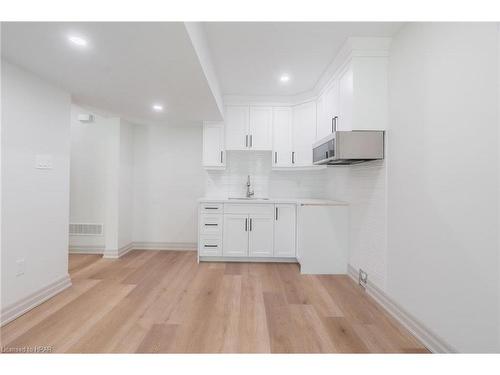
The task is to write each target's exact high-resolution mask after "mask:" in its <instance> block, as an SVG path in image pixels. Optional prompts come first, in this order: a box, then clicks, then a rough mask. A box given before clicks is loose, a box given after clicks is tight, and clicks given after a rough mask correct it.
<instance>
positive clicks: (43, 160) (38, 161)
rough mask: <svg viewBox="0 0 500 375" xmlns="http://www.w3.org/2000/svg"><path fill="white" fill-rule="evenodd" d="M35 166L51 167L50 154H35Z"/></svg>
mask: <svg viewBox="0 0 500 375" xmlns="http://www.w3.org/2000/svg"><path fill="white" fill-rule="evenodd" d="M35 168H36V169H52V156H51V155H36V157H35Z"/></svg>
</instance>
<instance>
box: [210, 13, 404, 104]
mask: <svg viewBox="0 0 500 375" xmlns="http://www.w3.org/2000/svg"><path fill="white" fill-rule="evenodd" d="M401 25H402V24H401V23H391V22H246V23H245V22H213V23H212V22H207V23H204V27H205V30H206V33H207V39H208V45H209V48H210V51H211V55H212V60H213V63H214V66H215V70H216V73H217V77H218V79H219V84H220V87H221V91H222V93H223V94H225V95H270V96H279V95H295V94H300V93H302V92H305V91H308V90H311V89H312V88H313V87H314V85H315V84H316V82H317V81H318V79H319V78H320V76H321V74H322V73H323V72H324V71H325V70H326V68H327V66H328V65H329V63H330V62H332V60H333V59H334V57H335V55H336V54H337V53H338V51H339V50H340V48H341V46H342V44H343V43H344V42H345V40H346V39H347V38H348V37H350V36H358V37H363V36H365V37H368V36H370V37H377V36H378V37H387V36H392V35H394V34H395V33H396V32H397V31H398V30H399V28H400V27H401ZM283 73H287V74H289V76H290V81H289V82H287V83H286V84H282V83H281V82H280V80H279V78H280V76H281V75H282V74H283Z"/></svg>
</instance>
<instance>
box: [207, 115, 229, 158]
mask: <svg viewBox="0 0 500 375" xmlns="http://www.w3.org/2000/svg"><path fill="white" fill-rule="evenodd" d="M224 165H225V155H224V124H223V123H221V122H213V123H212V122H205V123H204V124H203V166H205V167H223V166H224Z"/></svg>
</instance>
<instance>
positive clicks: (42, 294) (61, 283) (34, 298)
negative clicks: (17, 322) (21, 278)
mask: <svg viewBox="0 0 500 375" xmlns="http://www.w3.org/2000/svg"><path fill="white" fill-rule="evenodd" d="M70 286H71V279H70V277H69V275H65V276H63V277H61V278H60V279H57V280H56V281H54V282H52V283H50V284H48V285H46V286H44V287H43V288H40V289H38V290H37V291H36V292H34V293H32V294H30V295H28V296H27V297H25V298H23V299H21V300H19V301H18V302H16V303H14V304H12V305H9V306H6V307H5V308H4V309H2V312H1V314H0V315H1V317H0V325H1V326H3V325H5V324H7V323H9V322H11V321H13V320H14V319H16V318H17V317H19V316H21V315H23V314H24V313H26V312H28V311H29V310H31V309H33V308H35V307H37V306H38V305H40V304H42V303H43V302H45V301H46V300H48V299H49V298H51V297H53V296H55V295H56V294H58V293H60V292H62V291H63V290H64V289H66V288H69V287H70Z"/></svg>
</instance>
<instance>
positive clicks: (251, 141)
mask: <svg viewBox="0 0 500 375" xmlns="http://www.w3.org/2000/svg"><path fill="white" fill-rule="evenodd" d="M252 146H253V135H252V134H250V147H252Z"/></svg>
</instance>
